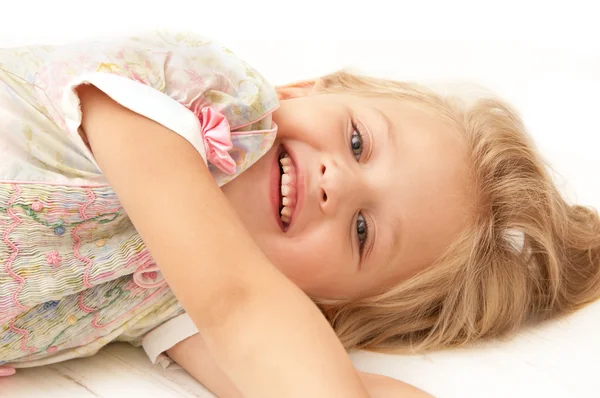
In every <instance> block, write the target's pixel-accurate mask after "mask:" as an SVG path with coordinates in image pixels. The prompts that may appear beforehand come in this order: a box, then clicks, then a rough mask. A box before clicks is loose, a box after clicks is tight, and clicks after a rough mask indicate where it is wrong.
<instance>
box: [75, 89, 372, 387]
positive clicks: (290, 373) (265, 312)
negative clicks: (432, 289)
mask: <svg viewBox="0 0 600 398" xmlns="http://www.w3.org/2000/svg"><path fill="white" fill-rule="evenodd" d="M78 92H79V95H80V100H81V106H82V111H83V122H82V127H83V130H84V131H85V134H86V135H87V138H88V140H89V144H90V147H91V149H92V151H93V152H94V155H95V157H96V160H97V162H98V164H99V166H100V168H101V169H102V171H103V173H104V175H105V176H106V178H107V179H108V181H109V182H110V184H111V186H112V188H113V189H114V190H115V192H116V193H117V195H118V196H119V199H120V201H121V203H122V204H123V207H124V208H125V210H126V211H127V213H128V214H129V216H130V218H131V220H132V222H133V224H134V225H135V227H136V228H137V230H138V232H139V234H140V235H141V237H142V238H143V240H144V242H145V243H146V245H147V246H148V249H149V250H150V252H151V253H152V256H153V257H154V259H155V260H156V262H157V264H158V265H159V266H160V268H161V271H162V272H163V274H164V276H165V278H166V280H167V282H168V283H169V286H170V287H171V289H172V290H173V292H174V293H175V295H176V296H177V298H178V299H179V301H180V302H181V304H182V306H183V307H184V308H185V309H186V311H187V312H188V314H189V316H190V317H191V318H192V320H193V321H194V323H195V324H196V326H197V327H198V330H199V331H200V334H201V335H202V337H203V338H204V341H205V342H206V346H207V348H208V351H209V352H210V353H211V355H212V357H213V358H214V359H215V361H216V363H217V364H218V366H219V367H220V368H221V369H223V371H224V372H225V373H226V375H227V376H228V378H229V379H230V380H231V381H232V382H233V383H234V384H235V385H236V386H237V387H238V388H239V390H240V391H241V392H242V393H243V394H244V396H245V397H246V398H251V397H257V398H258V397H260V398H268V397H277V398H280V397H290V398H293V397H299V398H300V397H302V398H305V397H315V398H317V397H324V398H325V397H326V398H335V397H340V398H354V397H356V398H367V397H368V394H367V392H366V391H365V388H364V386H363V384H362V382H361V381H360V378H359V377H358V374H357V372H356V371H355V369H354V368H353V366H352V363H351V362H350V359H349V358H348V356H347V354H346V352H345V351H344V349H343V347H342V345H341V343H340V342H339V341H338V339H337V337H336V336H335V334H334V332H333V330H332V329H331V328H330V327H329V325H328V323H327V321H326V320H325V318H324V317H323V316H322V314H321V313H320V311H319V310H318V309H317V307H316V306H315V305H314V304H313V303H312V302H311V301H310V299H309V298H308V297H307V296H306V295H304V293H303V292H302V291H301V290H300V289H298V288H297V287H296V286H295V285H294V284H293V283H292V282H290V281H289V280H288V279H287V278H285V277H284V276H283V275H282V274H281V273H279V271H278V270H277V269H276V268H275V267H274V266H273V265H272V264H271V263H270V262H269V261H268V260H267V259H266V257H265V256H264V255H263V253H262V252H261V251H260V249H259V248H258V247H257V246H256V244H255V243H254V242H253V240H252V239H251V237H250V236H249V234H248V233H247V232H246V231H245V229H244V227H243V225H242V224H241V221H240V220H239V219H238V218H237V216H236V215H235V213H234V210H233V209H232V208H231V207H230V205H229V203H228V202H227V200H226V198H225V197H224V195H223V193H222V192H221V190H220V189H219V188H218V187H217V185H216V184H215V182H214V181H213V179H212V177H211V175H210V173H209V172H208V168H207V167H206V165H205V164H204V162H203V160H202V158H201V156H200V155H199V154H198V153H197V152H196V150H195V149H194V148H193V147H192V145H191V144H189V143H188V142H187V141H185V140H184V139H183V138H181V137H180V136H178V135H177V134H175V133H173V132H172V131H170V130H168V129H166V128H165V127H163V126H161V125H159V124H157V123H155V122H153V121H151V120H149V119H147V118H145V117H142V116H140V115H138V114H136V113H133V112H131V111H129V110H127V109H126V108H124V107H122V106H120V105H118V104H117V103H116V102H114V101H113V100H111V99H110V98H109V97H108V96H107V95H105V94H104V93H102V92H101V91H100V90H98V89H96V88H94V87H93V86H81V87H80V88H79V89H78Z"/></svg>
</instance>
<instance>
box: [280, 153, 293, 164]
mask: <svg viewBox="0 0 600 398" xmlns="http://www.w3.org/2000/svg"><path fill="white" fill-rule="evenodd" d="M279 163H281V165H282V166H288V165H290V164H292V159H290V158H289V157H288V156H287V155H285V156H284V157H282V158H281V159H279Z"/></svg>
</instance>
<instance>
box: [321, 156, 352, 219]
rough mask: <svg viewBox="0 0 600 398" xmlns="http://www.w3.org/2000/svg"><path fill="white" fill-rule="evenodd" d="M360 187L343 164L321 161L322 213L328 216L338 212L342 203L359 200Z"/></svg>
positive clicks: (331, 160) (332, 160)
mask: <svg viewBox="0 0 600 398" xmlns="http://www.w3.org/2000/svg"><path fill="white" fill-rule="evenodd" d="M359 185H360V183H359V182H358V179H356V178H352V176H351V171H350V170H348V169H347V168H345V167H344V166H343V163H342V162H336V161H335V160H334V159H330V160H324V161H321V164H320V179H319V198H318V199H319V206H320V208H321V211H322V212H323V213H324V214H326V215H333V214H335V213H336V212H338V211H339V208H340V206H341V205H342V203H349V202H351V201H352V200H353V199H355V198H357V195H358V194H359V192H360V187H359Z"/></svg>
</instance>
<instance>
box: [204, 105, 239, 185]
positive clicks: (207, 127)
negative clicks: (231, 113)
mask: <svg viewBox="0 0 600 398" xmlns="http://www.w3.org/2000/svg"><path fill="white" fill-rule="evenodd" d="M200 124H201V126H202V127H201V129H202V141H203V142H204V148H205V150H206V158H207V160H208V161H209V162H211V163H212V164H214V165H215V166H217V167H218V168H219V169H220V170H221V171H222V172H223V173H226V174H233V173H235V170H236V167H237V166H236V164H235V161H234V160H233V158H232V157H231V155H230V154H229V151H230V150H231V149H232V148H233V143H232V142H231V130H230V128H229V122H228V121H227V118H226V117H225V116H223V115H222V114H221V113H219V112H217V111H215V110H214V109H212V108H211V107H208V106H207V107H204V108H202V110H201V111H200Z"/></svg>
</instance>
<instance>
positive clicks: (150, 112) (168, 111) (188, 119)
mask: <svg viewBox="0 0 600 398" xmlns="http://www.w3.org/2000/svg"><path fill="white" fill-rule="evenodd" d="M82 84H92V85H94V86H95V87H97V88H98V89H99V90H101V91H102V92H104V93H105V94H106V95H108V96H109V97H111V98H112V99H113V100H114V101H116V102H117V103H119V104H120V105H121V106H123V107H125V108H127V109H129V110H131V111H133V112H135V113H137V114H139V115H142V116H145V117H147V118H148V119H150V120H153V121H155V122H157V123H159V124H161V125H163V126H164V127H166V128H168V129H170V130H172V131H174V132H175V133H177V134H178V135H180V136H181V137H183V138H184V139H186V140H187V141H188V142H189V143H190V144H192V146H193V147H194V148H195V149H196V150H197V151H198V153H200V155H201V156H202V158H203V159H204V161H205V162H206V152H205V149H204V143H203V141H202V133H201V126H200V121H199V120H198V117H197V116H196V115H195V114H194V113H193V112H192V111H190V110H189V109H188V108H186V107H185V106H184V105H182V104H180V103H179V102H177V101H176V100H174V99H173V98H171V97H169V96H168V95H166V94H164V93H162V92H160V91H159V90H156V89H154V88H152V87H150V86H147V85H145V84H142V83H139V82H136V81H133V80H130V79H127V78H125V77H121V76H118V75H114V74H110V73H103V72H93V73H89V74H84V75H82V76H79V77H77V78H76V79H75V80H73V81H71V82H70V84H69V89H67V90H65V95H64V97H63V100H62V101H63V103H62V104H61V106H62V110H63V112H64V115H65V122H66V125H67V129H68V130H69V134H71V136H72V138H73V139H75V140H76V141H77V142H78V145H79V146H81V149H82V150H83V151H84V153H86V155H87V156H88V157H89V159H90V160H91V161H92V162H94V164H95V166H96V167H98V164H97V163H96V161H95V159H94V157H93V154H92V153H91V151H90V150H89V148H88V147H87V145H85V143H84V142H83V140H82V139H81V136H80V135H79V133H80V131H79V128H80V126H81V108H80V102H79V97H78V96H77V93H76V92H75V89H76V88H77V87H78V86H80V85H82ZM98 170H100V168H99V167H98Z"/></svg>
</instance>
